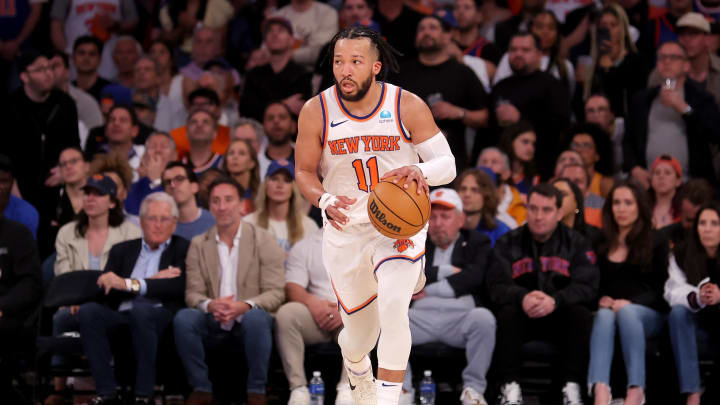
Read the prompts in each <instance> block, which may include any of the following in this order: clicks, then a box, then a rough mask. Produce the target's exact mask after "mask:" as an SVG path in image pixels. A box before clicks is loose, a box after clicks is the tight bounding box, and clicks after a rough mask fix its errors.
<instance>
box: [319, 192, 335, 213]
mask: <svg viewBox="0 0 720 405" xmlns="http://www.w3.org/2000/svg"><path fill="white" fill-rule="evenodd" d="M337 201H338V199H337V197H335V196H334V195H332V194H330V193H325V194H323V195H322V196H320V199H319V200H318V208H320V209H321V210H323V211H325V210H326V209H327V208H328V207H329V206H331V205H335V203H336V202H337Z"/></svg>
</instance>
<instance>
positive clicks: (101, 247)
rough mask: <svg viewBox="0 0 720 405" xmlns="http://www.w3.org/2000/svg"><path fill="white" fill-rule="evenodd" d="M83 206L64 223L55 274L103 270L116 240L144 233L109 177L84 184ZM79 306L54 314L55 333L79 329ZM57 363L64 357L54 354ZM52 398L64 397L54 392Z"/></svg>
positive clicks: (60, 384) (59, 381) (58, 383)
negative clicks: (127, 216)
mask: <svg viewBox="0 0 720 405" xmlns="http://www.w3.org/2000/svg"><path fill="white" fill-rule="evenodd" d="M82 191H83V201H82V209H81V210H80V212H79V213H78V215H77V219H76V220H74V221H71V222H68V223H67V224H65V225H64V226H63V227H62V228H60V231H59V232H58V235H57V239H56V240H55V251H56V252H57V259H56V260H55V275H56V276H57V275H60V274H63V273H68V272H71V271H77V270H97V271H102V270H103V269H104V268H105V264H106V263H107V260H108V256H109V254H110V248H112V247H113V245H115V244H116V243H119V242H124V241H126V240H131V239H137V238H139V237H141V236H142V233H141V231H140V228H138V227H137V226H135V225H134V224H132V223H131V222H129V221H127V220H126V219H125V215H124V214H123V208H122V203H121V202H120V200H119V199H118V197H117V185H116V184H115V182H114V181H113V180H112V179H111V178H110V177H109V176H105V175H102V174H96V175H94V176H92V177H90V178H89V179H88V180H87V182H86V184H85V185H84V186H83V187H82ZM77 310H78V306H72V307H63V308H60V309H59V310H58V311H57V312H56V313H55V315H54V316H53V335H54V336H59V335H61V334H63V333H65V332H69V331H73V330H77V328H78V325H77V319H76V318H75V314H76V313H77ZM53 362H54V363H56V364H57V363H60V362H62V359H59V358H54V359H53ZM64 388H65V380H64V379H63V378H56V379H55V389H56V391H62V390H63V389H64ZM49 399H50V402H49V403H51V404H53V403H57V402H52V401H56V400H58V399H62V396H61V395H59V394H54V395H52V396H51V398H49Z"/></svg>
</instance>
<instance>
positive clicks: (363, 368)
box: [345, 355, 372, 375]
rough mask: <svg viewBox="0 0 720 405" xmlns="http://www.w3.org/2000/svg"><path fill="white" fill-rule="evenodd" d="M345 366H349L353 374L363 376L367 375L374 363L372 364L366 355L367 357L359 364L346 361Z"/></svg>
mask: <svg viewBox="0 0 720 405" xmlns="http://www.w3.org/2000/svg"><path fill="white" fill-rule="evenodd" d="M345 366H347V368H348V370H350V371H351V372H352V373H353V374H355V375H363V374H365V373H367V371H368V369H371V368H372V363H370V357H368V356H367V355H365V357H363V358H362V360H360V361H358V362H357V363H353V362H351V361H350V360H348V359H345Z"/></svg>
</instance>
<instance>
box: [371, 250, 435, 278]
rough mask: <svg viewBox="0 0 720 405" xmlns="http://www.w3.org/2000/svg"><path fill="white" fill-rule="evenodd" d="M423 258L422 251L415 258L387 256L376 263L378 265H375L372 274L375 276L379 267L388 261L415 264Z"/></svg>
mask: <svg viewBox="0 0 720 405" xmlns="http://www.w3.org/2000/svg"><path fill="white" fill-rule="evenodd" d="M423 256H425V250H423V251H422V252H420V254H418V255H417V256H415V257H410V256H404V255H395V256H388V257H386V258H384V259H382V260H380V261H379V262H378V264H376V265H375V269H374V270H373V274H375V273H376V272H377V271H378V268H380V266H381V265H382V264H384V263H385V262H387V261H390V260H407V261H409V262H412V263H415V262H417V261H418V260H420V259H422V258H423Z"/></svg>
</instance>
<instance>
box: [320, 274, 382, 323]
mask: <svg viewBox="0 0 720 405" xmlns="http://www.w3.org/2000/svg"><path fill="white" fill-rule="evenodd" d="M330 284H331V285H332V289H333V292H334V293H335V297H337V300H338V306H339V307H341V308H342V310H343V311H345V313H346V314H348V315H352V314H354V313H355V312H358V311H360V310H362V309H363V308H365V307H367V306H368V305H370V304H371V303H372V302H373V301H375V299H376V298H377V294H373V295H372V296H371V297H370V298H368V299H367V300H366V301H365V302H363V303H362V304H360V305H358V306H356V307H355V308H348V307H346V306H345V304H343V302H342V299H340V294H338V292H337V290H336V289H335V283H334V282H333V281H332V279H330Z"/></svg>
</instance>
